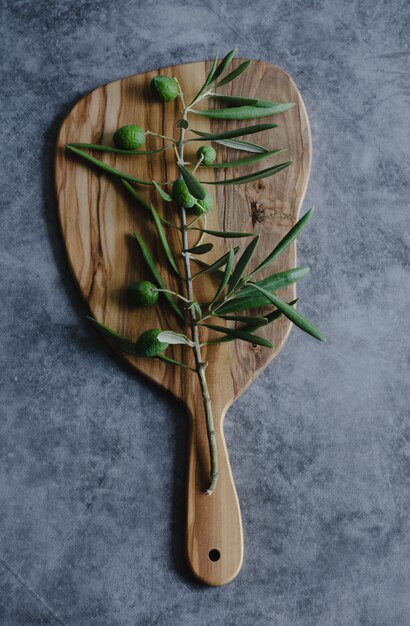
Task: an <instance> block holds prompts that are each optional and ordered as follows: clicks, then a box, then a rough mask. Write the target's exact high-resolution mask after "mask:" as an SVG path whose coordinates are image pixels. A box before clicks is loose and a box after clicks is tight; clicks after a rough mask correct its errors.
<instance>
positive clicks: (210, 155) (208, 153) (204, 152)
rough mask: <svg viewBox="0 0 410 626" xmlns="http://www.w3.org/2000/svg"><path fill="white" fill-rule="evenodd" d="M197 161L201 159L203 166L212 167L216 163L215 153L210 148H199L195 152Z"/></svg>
mask: <svg viewBox="0 0 410 626" xmlns="http://www.w3.org/2000/svg"><path fill="white" fill-rule="evenodd" d="M196 156H197V158H198V159H200V158H201V157H202V163H203V164H204V165H212V163H215V161H216V151H215V150H214V149H213V147H212V146H200V147H199V148H198V150H197V151H196Z"/></svg>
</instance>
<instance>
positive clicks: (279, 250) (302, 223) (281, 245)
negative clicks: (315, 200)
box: [250, 207, 313, 276]
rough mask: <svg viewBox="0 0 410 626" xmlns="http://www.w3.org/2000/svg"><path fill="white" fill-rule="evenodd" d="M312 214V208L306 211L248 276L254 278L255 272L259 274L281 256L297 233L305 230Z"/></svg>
mask: <svg viewBox="0 0 410 626" xmlns="http://www.w3.org/2000/svg"><path fill="white" fill-rule="evenodd" d="M312 213H313V207H312V208H311V209H309V211H307V212H306V213H305V215H304V216H303V217H302V218H301V219H300V220H299V221H298V222H296V224H295V225H294V226H293V228H291V229H290V231H289V232H288V233H287V234H286V235H285V236H284V237H283V239H281V241H280V242H279V243H278V245H277V246H275V248H274V249H273V250H272V252H271V253H270V254H268V256H267V257H266V259H264V260H263V261H262V263H259V265H258V266H257V267H255V269H254V270H253V271H252V273H251V274H250V276H254V274H256V272H259V270H261V269H263V268H264V267H266V266H267V265H269V264H270V263H272V261H274V260H275V259H276V258H277V257H278V256H279V255H280V254H282V252H283V251H284V250H286V248H287V247H288V246H290V244H291V243H292V242H293V241H294V240H295V239H296V237H297V236H298V235H299V233H300V232H301V231H302V230H303V229H304V228H305V226H306V224H307V223H308V221H309V220H310V218H311V217H312Z"/></svg>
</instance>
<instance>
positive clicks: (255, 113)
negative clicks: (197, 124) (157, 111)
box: [192, 102, 295, 120]
mask: <svg viewBox="0 0 410 626" xmlns="http://www.w3.org/2000/svg"><path fill="white" fill-rule="evenodd" d="M294 106H295V104H294V103H293V102H274V103H272V105H271V106H243V107H231V108H228V109H206V110H202V109H195V110H193V111H192V113H195V115H202V116H204V117H210V118H211V119H215V120H253V119H256V118H258V117H269V116H270V115H277V114H278V113H283V112H284V111H287V110H288V109H291V108H292V107H294Z"/></svg>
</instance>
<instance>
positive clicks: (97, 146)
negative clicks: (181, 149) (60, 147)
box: [66, 143, 172, 156]
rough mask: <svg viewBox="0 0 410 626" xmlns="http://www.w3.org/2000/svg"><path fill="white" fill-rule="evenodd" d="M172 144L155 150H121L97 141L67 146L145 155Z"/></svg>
mask: <svg viewBox="0 0 410 626" xmlns="http://www.w3.org/2000/svg"><path fill="white" fill-rule="evenodd" d="M171 146H172V144H168V146H165V147H164V148H157V149H156V150H123V149H122V148H114V147H112V146H102V145H101V144H99V143H68V144H67V145H66V147H67V148H79V149H82V150H95V151H96V152H108V153H111V154H125V155H127V156H138V155H140V156H146V155H148V154H158V153H159V152H164V151H165V150H168V148H170V147H171Z"/></svg>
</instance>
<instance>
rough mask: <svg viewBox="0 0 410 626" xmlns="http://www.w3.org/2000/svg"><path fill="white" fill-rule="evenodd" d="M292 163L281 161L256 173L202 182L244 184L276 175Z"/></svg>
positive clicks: (210, 183) (208, 183) (209, 183)
mask: <svg viewBox="0 0 410 626" xmlns="http://www.w3.org/2000/svg"><path fill="white" fill-rule="evenodd" d="M291 164H292V161H286V163H279V165H274V166H273V167H268V168H267V169H266V170H260V171H259V172H255V173H254V174H246V175H245V176H238V178H227V179H225V180H215V181H208V180H207V181H201V182H204V183H205V184H206V185H244V184H245V183H252V182H254V181H255V180H261V179H262V178H268V176H274V174H278V172H281V171H282V170H284V169H286V168H287V167H289V165H291Z"/></svg>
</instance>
